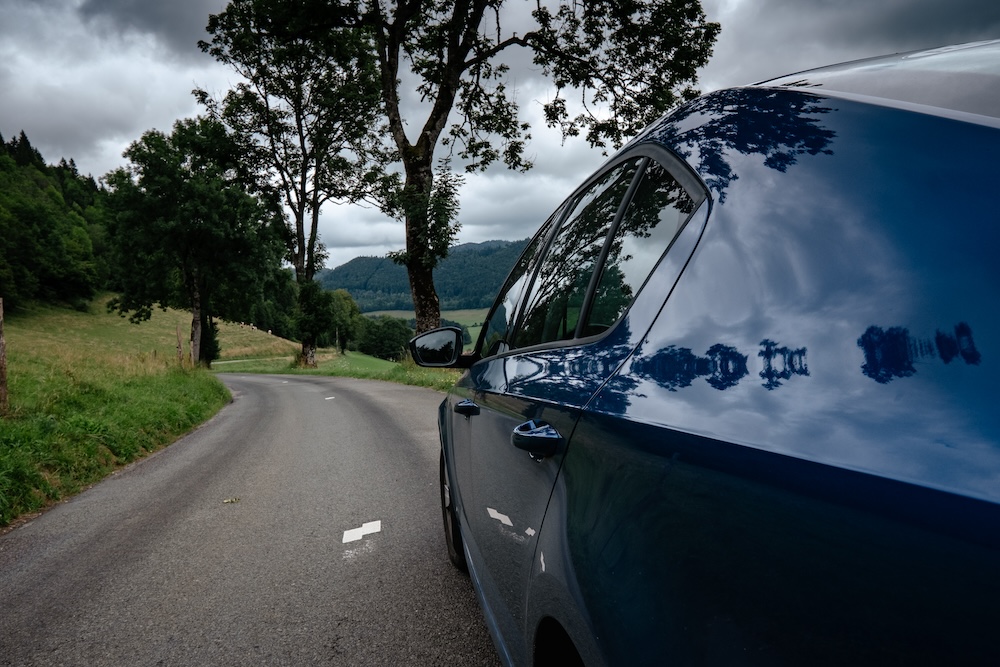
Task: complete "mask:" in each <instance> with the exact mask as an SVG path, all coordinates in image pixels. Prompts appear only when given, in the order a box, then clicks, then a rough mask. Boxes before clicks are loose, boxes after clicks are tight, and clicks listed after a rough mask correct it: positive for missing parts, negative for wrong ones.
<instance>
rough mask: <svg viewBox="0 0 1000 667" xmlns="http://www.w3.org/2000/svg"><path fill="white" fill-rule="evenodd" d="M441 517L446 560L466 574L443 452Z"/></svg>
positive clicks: (460, 531)
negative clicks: (446, 553)
mask: <svg viewBox="0 0 1000 667" xmlns="http://www.w3.org/2000/svg"><path fill="white" fill-rule="evenodd" d="M441 517H442V518H443V519H444V541H445V543H446V544H447V545H448V560H450V561H451V563H452V565H454V566H455V567H457V568H458V569H460V570H462V571H463V572H468V565H467V564H466V562H465V549H464V548H463V547H462V529H461V528H460V527H459V525H458V516H457V515H456V514H455V507H454V505H453V503H452V502H451V490H450V486H449V484H448V473H447V471H446V470H445V465H444V452H441Z"/></svg>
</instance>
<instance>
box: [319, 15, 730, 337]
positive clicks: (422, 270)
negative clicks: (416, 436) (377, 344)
mask: <svg viewBox="0 0 1000 667" xmlns="http://www.w3.org/2000/svg"><path fill="white" fill-rule="evenodd" d="M550 5H551V6H550ZM508 6H509V3H505V2H504V0H396V1H395V2H388V3H385V2H382V1H381V0H379V1H369V2H364V1H361V0H358V1H357V2H355V3H349V4H344V5H343V6H340V7H339V8H338V9H339V11H338V15H344V16H345V17H346V20H350V21H353V22H354V24H355V25H359V26H363V27H365V28H367V29H368V30H370V31H371V34H372V35H373V39H372V42H371V44H372V45H373V46H374V48H375V49H376V54H377V58H378V66H379V70H380V72H379V74H380V76H379V80H380V82H381V101H382V105H383V109H384V114H385V120H386V122H387V124H388V128H389V132H390V134H391V136H392V139H393V142H394V143H395V146H396V149H397V152H398V156H399V160H400V161H401V162H402V167H403V172H404V174H405V183H404V186H403V187H404V190H403V191H404V193H405V196H406V198H407V200H408V202H409V203H410V205H408V206H406V207H405V208H404V209H403V213H404V217H405V221H406V250H405V252H402V253H399V254H397V255H396V256H395V259H396V260H397V261H399V262H401V263H403V264H405V265H406V267H407V271H408V275H409V281H410V285H411V291H412V297H413V302H414V307H415V310H416V315H417V328H418V330H420V331H423V330H426V329H429V328H432V327H433V326H436V325H437V323H438V320H439V318H440V303H439V299H438V295H437V292H436V289H435V285H434V281H433V275H432V271H433V268H434V267H435V266H436V265H437V263H438V262H439V261H440V260H441V259H442V258H443V257H444V256H445V254H446V253H447V249H448V247H449V245H450V241H451V238H452V237H453V231H452V230H453V229H454V228H455V224H454V223H453V220H448V221H447V222H446V223H445V224H442V222H443V221H442V214H443V213H444V214H448V215H450V214H453V213H456V212H457V207H455V206H452V207H450V208H448V209H442V208H441V207H435V205H434V202H435V193H436V192H438V191H439V190H438V189H437V187H436V185H435V174H434V173H433V169H432V166H433V165H434V162H435V155H434V153H435V150H436V148H437V146H438V145H439V144H444V145H447V146H448V150H449V152H450V154H454V153H455V152H456V151H457V154H458V156H459V157H460V158H462V159H463V160H465V161H466V164H467V169H469V170H472V171H476V170H482V169H485V168H487V167H488V166H489V165H490V164H492V163H494V162H497V161H500V162H502V163H503V164H505V165H506V166H507V167H509V168H511V169H519V170H526V169H528V168H530V167H531V163H530V161H529V160H527V159H526V158H525V146H526V142H527V140H528V139H529V138H530V134H529V130H530V128H529V126H528V124H527V123H525V122H523V121H522V120H521V119H520V110H519V105H518V102H517V97H516V90H512V89H509V88H508V80H507V73H508V72H509V70H510V67H509V65H508V64H507V63H506V62H505V61H504V60H502V59H501V58H502V55H503V54H505V53H508V52H510V51H513V50H515V49H516V48H521V49H527V50H529V51H530V52H531V54H532V57H533V60H534V63H535V65H536V66H537V67H539V68H540V69H541V71H542V72H543V73H544V74H545V75H546V76H548V77H549V78H550V79H551V80H552V82H553V84H554V85H555V87H556V90H557V94H556V95H555V97H554V98H553V99H552V100H551V101H549V102H548V103H546V104H545V106H544V110H545V117H546V121H547V122H548V124H549V125H551V126H558V127H560V128H561V129H562V132H563V136H564V137H569V136H575V135H578V134H580V133H581V132H582V131H585V132H586V137H587V139H588V141H589V142H590V143H591V145H594V146H599V147H604V146H606V145H607V144H608V143H610V144H611V145H613V146H618V145H620V144H621V143H622V141H623V140H624V138H625V137H626V136H629V135H631V134H633V133H635V132H636V131H637V130H638V129H639V128H641V127H643V126H644V125H646V124H647V123H649V122H650V121H651V120H653V119H654V118H656V117H657V116H659V115H661V114H662V113H663V112H664V111H666V110H667V109H668V108H670V107H672V106H674V105H675V104H676V103H677V102H679V101H683V100H686V99H689V98H691V97H693V96H694V94H695V91H694V89H693V88H692V87H691V84H692V83H693V82H694V81H695V73H696V71H697V68H698V67H700V66H702V65H704V64H705V63H706V62H707V61H708V57H709V56H710V55H711V51H712V44H713V42H714V41H715V37H716V35H717V34H718V31H719V26H718V24H716V23H711V22H707V21H706V20H705V15H704V13H703V12H702V9H701V5H700V3H699V2H698V0H594V1H592V2H577V1H576V0H560V1H559V2H555V3H548V4H543V3H541V2H539V3H537V4H536V5H535V9H534V11H532V12H531V17H532V19H533V25H532V27H531V28H530V29H529V30H528V31H527V32H522V33H521V34H518V32H515V31H513V30H511V29H510V27H509V23H508V22H507V19H508V18H510V14H509V13H508V12H507V8H508ZM340 12H344V14H340ZM406 68H408V69H409V72H408V74H409V75H411V76H410V77H407V76H406V75H405V74H404V73H403V72H401V70H403V69H406ZM413 78H415V79H416V82H417V83H416V93H417V95H418V96H419V97H420V101H422V102H424V103H425V105H424V107H423V108H424V109H426V110H427V114H426V117H425V118H424V119H422V120H421V119H419V118H412V117H411V118H407V117H406V114H405V110H406V109H407V108H416V107H413V106H408V105H407V104H406V102H404V96H403V95H402V94H401V92H402V91H403V90H406V89H404V88H401V86H402V85H404V84H403V81H404V80H406V81H407V83H406V84H405V85H411V84H410V80H411V79H413ZM567 90H575V91H576V92H577V93H578V94H579V106H581V107H582V111H581V112H579V113H576V112H573V111H571V107H570V105H569V104H567V100H566V98H565V97H563V91H567ZM408 121H409V122H408ZM408 125H409V127H410V128H413V129H415V130H416V136H415V137H413V138H411V137H410V136H408V135H407V129H408V127H407V126H408ZM437 178H438V179H439V180H440V178H442V176H441V175H438V176H437Z"/></svg>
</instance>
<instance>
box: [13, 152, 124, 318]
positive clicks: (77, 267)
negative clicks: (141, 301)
mask: <svg viewBox="0 0 1000 667" xmlns="http://www.w3.org/2000/svg"><path fill="white" fill-rule="evenodd" d="M104 218H105V211H104V197H103V193H102V192H101V191H100V190H99V188H98V187H97V184H96V183H95V182H94V179H93V178H90V177H89V176H87V177H82V176H80V174H79V173H78V172H77V170H76V165H75V164H73V162H72V161H70V162H66V161H65V160H62V161H61V162H60V163H59V164H58V165H56V166H48V165H46V164H45V161H44V159H43V158H42V156H41V154H40V153H39V152H38V151H37V150H36V149H35V148H34V147H32V146H31V142H30V141H29V140H28V137H27V136H26V135H25V134H24V132H21V133H20V135H19V136H18V137H17V138H15V139H12V140H11V141H10V142H6V143H5V142H4V141H3V138H2V137H0V296H2V297H3V298H4V302H5V304H6V307H7V309H8V310H16V309H17V308H19V307H20V306H22V305H24V304H25V303H27V302H28V301H31V300H41V301H50V302H68V303H71V304H74V305H76V304H81V303H83V302H84V300H86V299H88V298H89V297H90V296H91V295H92V294H93V293H94V290H95V289H97V288H99V287H101V286H103V280H104V278H105V276H106V274H107V270H106V264H105V260H104V258H103V255H102V253H103V252H104V250H105V243H104V239H105V234H104Z"/></svg>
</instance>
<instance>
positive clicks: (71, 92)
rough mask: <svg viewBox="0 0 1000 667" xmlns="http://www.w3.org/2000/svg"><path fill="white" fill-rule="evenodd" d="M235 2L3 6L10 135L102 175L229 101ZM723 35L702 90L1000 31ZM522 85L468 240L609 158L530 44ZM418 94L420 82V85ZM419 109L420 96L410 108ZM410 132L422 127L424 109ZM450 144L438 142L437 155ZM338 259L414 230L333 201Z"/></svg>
mask: <svg viewBox="0 0 1000 667" xmlns="http://www.w3.org/2000/svg"><path fill="white" fill-rule="evenodd" d="M226 5H227V2H226V0H162V1H156V0H0V17H2V18H0V90H2V91H3V94H2V95H0V133H3V136H4V137H5V138H8V139H9V138H10V137H12V136H16V134H17V133H18V132H19V131H20V130H22V129H23V130H24V131H25V132H26V133H27V134H28V137H29V138H30V140H31V142H32V143H33V144H34V145H35V146H36V147H37V148H38V149H39V150H40V151H41V152H42V154H43V155H44V156H45V158H46V159H47V160H49V161H50V162H55V161H58V159H59V158H61V157H65V158H67V159H69V158H73V159H74V160H75V161H76V162H77V165H78V166H79V167H80V169H81V171H83V172H84V173H92V174H94V175H95V176H100V175H103V174H104V173H106V172H107V171H109V170H110V169H111V168H113V167H116V166H119V165H121V164H123V163H124V160H123V158H122V157H121V153H122V151H123V150H124V149H125V148H126V147H127V146H128V144H129V143H130V142H132V141H135V140H136V139H138V138H139V137H140V136H141V135H142V133H143V132H145V131H146V130H149V129H152V128H156V129H160V130H164V131H169V130H170V128H171V126H172V124H173V122H174V121H175V120H177V119H179V118H184V117H190V116H194V115H195V114H197V113H199V112H200V109H199V108H198V106H197V105H196V104H195V102H194V100H193V98H192V96H191V94H190V91H191V89H192V88H194V87H196V86H198V87H204V88H206V89H208V90H210V91H216V92H217V93H218V94H219V95H221V94H222V93H224V91H225V90H226V89H227V88H228V87H229V85H230V82H231V81H232V80H234V79H235V75H234V74H233V73H232V72H230V71H229V70H227V69H226V68H223V67H222V66H221V65H219V64H218V63H216V62H215V61H213V60H212V59H211V58H210V57H208V56H206V55H205V54H203V53H201V51H200V50H199V49H198V47H197V42H198V40H200V39H206V38H207V36H208V35H207V33H206V32H205V25H206V24H207V22H208V17H209V15H210V14H213V13H218V12H220V11H222V10H223V9H224V8H225V7H226ZM524 6H525V5H524V3H519V2H509V3H507V5H506V6H505V9H504V14H503V15H502V18H503V24H504V27H505V29H506V30H510V29H517V30H518V31H519V32H521V31H523V30H527V29H528V24H527V23H525V15H524V12H523V7H524ZM703 6H704V8H705V12H706V14H707V15H708V17H709V18H710V19H711V20H715V21H719V22H721V24H722V33H721V35H720V38H719V41H718V43H717V45H716V48H715V55H714V56H713V58H712V60H711V62H710V63H709V65H708V66H707V67H706V68H704V70H703V71H702V72H701V73H700V79H701V81H700V86H701V88H702V89H703V90H713V89H716V88H720V87H724V86H729V85H741V84H746V83H751V82H754V81H759V80H762V79H766V78H770V77H774V76H779V75H782V74H786V73H790V72H793V71H797V70H801V69H806V68H810V67H817V66H821V65H826V64H830V63H833V62H840V61H844V60H852V59H856V58H862V57H867V56H874V55H880V54H883V53H891V52H896V51H906V50H912V49H919V48H930V47H936V46H941V45H944V44H948V43H959V42H967V41H975V40H980V39H988V38H1000V3H998V2H996V0H949V2H944V1H943V0H879V1H878V2H872V1H871V0H703ZM505 60H506V61H507V62H508V63H509V64H511V66H512V69H511V72H510V77H509V82H508V88H509V89H516V90H517V91H518V92H517V97H518V102H519V103H520V105H521V109H522V112H523V116H524V118H525V119H526V120H528V121H529V122H530V123H531V125H532V141H531V143H530V144H529V145H528V147H527V150H526V153H527V155H528V156H530V157H531V158H532V159H534V161H535V169H533V170H532V171H530V172H528V173H526V174H519V173H514V172H510V171H508V170H506V169H505V168H503V166H502V165H495V166H494V167H493V168H491V169H490V170H489V171H488V172H487V173H485V174H476V175H470V176H469V177H467V180H466V184H465V186H464V187H463V188H462V192H461V196H462V201H461V212H460V220H461V222H462V225H463V227H462V231H461V234H460V237H459V238H460V240H461V241H463V242H470V241H484V240H489V239H494V238H503V239H521V238H524V237H526V236H530V235H531V234H532V233H533V232H534V231H535V230H536V229H537V228H538V226H539V225H540V224H541V223H542V221H543V220H544V219H545V218H546V217H547V216H548V215H549V214H550V213H551V212H552V210H553V209H554V208H555V207H556V206H558V204H559V203H560V202H561V201H562V200H563V199H564V198H565V197H567V196H568V195H569V194H570V193H571V192H572V191H573V189H574V188H576V187H577V185H579V183H580V182H582V181H583V180H584V179H585V178H586V177H587V176H588V175H589V174H590V173H591V172H592V171H593V170H595V169H596V168H597V167H598V166H599V165H600V164H601V163H602V162H603V161H604V159H605V158H604V156H603V155H601V153H600V152H599V151H595V150H592V149H590V148H588V147H587V145H586V142H585V141H583V140H582V139H572V140H569V141H567V142H566V143H565V144H563V143H562V142H561V139H560V137H559V135H558V133H557V132H556V131H553V130H548V129H547V128H546V127H545V124H544V122H543V119H542V116H541V104H542V103H543V102H545V101H547V100H548V99H550V98H551V96H552V95H553V94H554V90H553V89H552V88H551V86H550V85H548V84H547V83H546V82H544V81H543V80H542V79H541V77H540V73H539V71H538V68H537V67H536V66H534V65H533V64H532V63H531V62H530V58H528V57H526V54H525V53H520V54H518V53H511V54H510V57H509V58H505ZM411 88H412V86H411ZM410 104H411V105H412V102H410ZM408 111H412V112H413V115H412V116H411V126H410V128H409V130H410V132H411V133H412V134H414V135H415V134H416V132H417V131H418V130H419V128H418V125H419V121H421V120H422V119H423V116H421V115H420V114H419V113H418V108H417V105H412V106H408ZM442 153H443V151H439V155H440V154H442ZM322 235H323V239H324V241H325V242H326V243H327V245H328V246H329V247H330V251H331V262H330V263H329V264H330V266H336V265H337V264H340V263H343V262H344V261H347V260H348V259H350V258H351V257H354V256H357V255H362V254H374V255H382V254H384V253H385V252H386V251H387V250H393V249H398V248H400V247H401V246H402V243H403V228H402V224H400V223H398V222H395V221H391V220H387V219H386V218H385V216H383V215H381V214H380V213H379V212H378V211H375V210H372V209H362V208H359V207H332V208H330V210H327V211H324V215H323V225H322Z"/></svg>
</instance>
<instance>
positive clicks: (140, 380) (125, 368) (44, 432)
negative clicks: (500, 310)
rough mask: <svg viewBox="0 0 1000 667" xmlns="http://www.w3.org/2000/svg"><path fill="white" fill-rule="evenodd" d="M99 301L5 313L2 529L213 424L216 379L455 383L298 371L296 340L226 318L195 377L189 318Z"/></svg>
mask: <svg viewBox="0 0 1000 667" xmlns="http://www.w3.org/2000/svg"><path fill="white" fill-rule="evenodd" d="M106 301H107V298H106V297H105V298H102V299H97V300H95V301H94V302H93V303H92V304H91V306H90V309H89V311H88V312H80V311H76V310H69V309H60V308H54V307H48V306H37V307H33V308H30V309H28V310H26V311H22V312H20V313H17V314H14V315H11V314H10V313H8V314H7V317H6V319H5V322H4V333H5V338H6V343H7V358H8V359H7V361H8V369H7V371H8V385H9V393H10V406H9V410H8V414H7V415H6V416H4V417H0V528H2V527H4V526H6V525H8V524H10V523H11V522H12V521H14V520H15V519H17V518H18V517H24V516H30V515H31V513H33V512H36V511H38V510H40V509H43V508H44V507H46V506H48V505H51V504H53V503H55V502H58V501H59V500H61V499H64V498H66V497H68V496H70V495H73V494H75V493H77V492H79V491H80V490H82V489H84V488H86V487H87V486H89V485H91V484H93V483H95V482H97V481H100V480H101V479H103V478H104V477H106V476H107V475H109V474H110V473H112V472H114V471H115V470H116V469H118V468H120V467H121V466H123V465H126V464H128V463H130V462H132V461H134V460H136V459H138V458H141V457H143V456H145V455H147V454H149V453H152V452H155V451H157V450H158V449H160V448H162V447H164V446H166V445H168V444H170V443H171V442H173V441H175V440H176V439H177V438H179V437H181V436H182V435H184V434H185V433H188V432H190V431H191V430H193V429H194V428H196V427H197V426H198V425H200V424H202V423H203V422H205V421H206V420H207V419H209V418H210V417H212V415H214V414H215V413H216V412H218V410H220V409H221V408H222V407H223V406H224V405H225V404H226V403H227V402H228V401H229V400H230V395H229V392H228V390H226V388H225V386H224V385H223V384H222V383H221V382H220V381H219V380H218V378H217V377H216V375H215V373H216V372H230V371H231V372H239V373H289V374H319V375H336V376H347V377H361V378H371V379H377V380H385V381H390V382H400V383H405V384H413V385H418V386H424V387H431V388H434V389H439V390H445V389H447V388H448V387H450V386H451V385H452V384H454V382H455V380H456V379H457V378H458V377H459V373H458V372H457V371H449V370H441V369H425V368H419V367H417V366H416V365H415V364H413V363H412V362H410V361H406V360H404V361H403V362H401V363H393V362H389V361H384V360H381V359H375V358H373V357H368V356H366V355H363V354H360V353H356V352H348V353H347V354H345V355H341V354H339V353H338V352H337V351H335V350H320V351H319V354H318V360H319V367H318V368H317V369H298V368H294V367H293V362H294V359H295V354H296V352H297V351H298V349H299V346H298V344H296V343H294V342H292V341H288V340H284V339H282V338H278V337H277V336H272V335H270V334H268V333H267V332H266V331H260V330H257V329H254V328H252V327H250V326H246V325H240V324H238V323H231V322H220V323H219V342H220V345H221V356H220V359H219V360H217V361H216V362H214V364H213V367H212V371H206V370H201V369H192V368H190V365H189V364H186V363H180V362H179V361H178V344H179V343H178V339H180V346H181V350H182V356H186V354H187V337H188V333H189V327H190V315H189V314H188V313H185V312H182V311H176V310H167V311H165V312H164V311H159V310H157V311H155V312H154V314H153V317H152V319H151V320H150V321H148V322H144V323H142V324H132V323H130V322H129V321H128V320H127V319H124V318H121V317H119V316H118V315H115V314H113V313H108V312H107V310H106V308H105V305H104V304H105V303H106ZM445 317H449V315H445ZM466 317H467V316H466ZM449 319H456V318H455V317H449ZM456 321H461V320H457V319H456Z"/></svg>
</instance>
